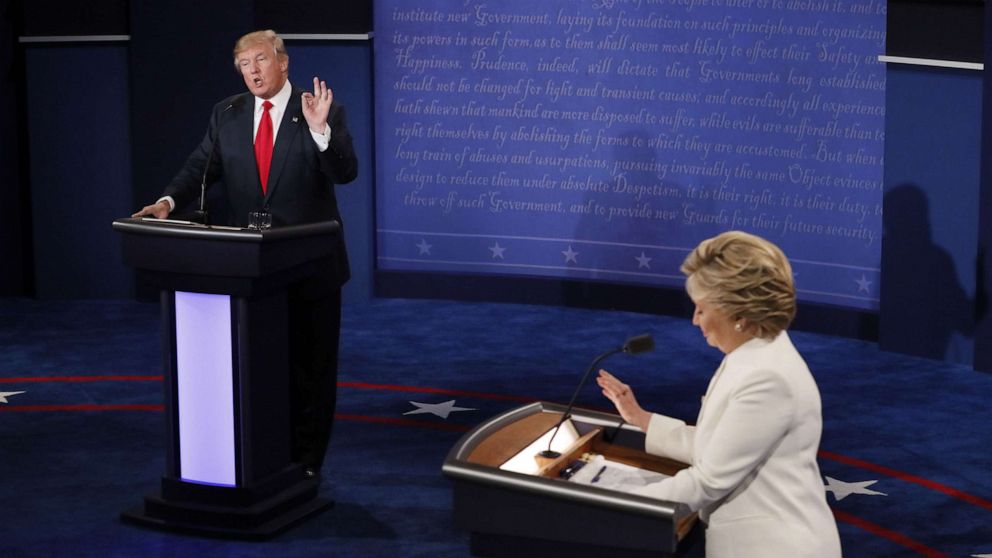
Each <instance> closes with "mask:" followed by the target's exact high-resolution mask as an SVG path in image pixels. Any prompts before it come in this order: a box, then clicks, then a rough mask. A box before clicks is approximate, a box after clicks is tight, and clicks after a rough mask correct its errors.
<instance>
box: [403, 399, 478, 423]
mask: <svg viewBox="0 0 992 558" xmlns="http://www.w3.org/2000/svg"><path fill="white" fill-rule="evenodd" d="M410 404H411V405H413V406H414V407H417V408H416V409H414V410H412V411H407V412H405V413H403V414H404V415H419V414H421V413H430V414H432V415H435V416H439V417H441V418H443V419H447V418H448V415H450V414H451V413H454V412H456V411H474V410H475V409H471V408H469V407H455V400H454V399H452V400H451V401H445V402H444V403H418V402H416V401H410Z"/></svg>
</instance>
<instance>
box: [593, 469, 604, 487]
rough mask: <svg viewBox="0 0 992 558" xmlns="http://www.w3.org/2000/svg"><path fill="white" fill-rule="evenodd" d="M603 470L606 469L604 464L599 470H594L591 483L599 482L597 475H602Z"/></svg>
mask: <svg viewBox="0 0 992 558" xmlns="http://www.w3.org/2000/svg"><path fill="white" fill-rule="evenodd" d="M605 470H606V465H603V466H602V467H600V468H599V471H596V476H595V477H593V478H592V482H593V484H595V483H597V482H599V477H601V476H603V471H605Z"/></svg>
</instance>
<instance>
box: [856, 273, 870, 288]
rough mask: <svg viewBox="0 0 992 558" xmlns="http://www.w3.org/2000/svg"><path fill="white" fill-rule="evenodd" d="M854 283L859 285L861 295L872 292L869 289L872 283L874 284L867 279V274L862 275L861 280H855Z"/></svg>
mask: <svg viewBox="0 0 992 558" xmlns="http://www.w3.org/2000/svg"><path fill="white" fill-rule="evenodd" d="M854 282H855V283H857V284H858V292H859V293H862V292H864V293H870V292H871V290H869V289H868V287H869V286H871V283H872V282H871V281H869V280H868V278H867V277H865V274H864V273H862V274H861V279H855V280H854Z"/></svg>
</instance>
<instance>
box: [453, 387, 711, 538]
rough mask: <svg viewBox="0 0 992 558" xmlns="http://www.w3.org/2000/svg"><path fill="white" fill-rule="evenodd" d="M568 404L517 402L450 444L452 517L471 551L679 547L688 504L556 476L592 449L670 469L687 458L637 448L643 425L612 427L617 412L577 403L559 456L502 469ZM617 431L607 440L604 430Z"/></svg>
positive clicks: (691, 518)
mask: <svg viewBox="0 0 992 558" xmlns="http://www.w3.org/2000/svg"><path fill="white" fill-rule="evenodd" d="M564 410H565V407H564V406H562V405H556V404H552V403H543V402H539V403H532V404H530V405H526V406H524V407H520V408H517V409H513V410H511V411H508V412H506V413H504V414H502V415H499V416H496V417H494V418H492V419H490V420H489V421H487V422H485V423H483V424H481V425H479V426H478V427H476V428H475V429H473V430H472V431H471V432H469V433H467V434H466V435H465V436H463V437H462V439H461V440H459V441H458V443H457V444H456V445H455V446H454V447H453V448H452V449H451V451H450V452H449V453H448V456H447V458H446V459H445V461H444V465H443V466H442V471H443V472H444V474H445V475H446V476H447V477H449V478H451V479H452V480H453V481H454V515H455V523H456V524H457V525H458V526H459V527H460V528H463V529H466V530H468V531H469V532H470V533H471V551H472V554H473V555H476V556H497V557H522V556H545V557H546V556H568V557H569V558H579V557H586V556H588V557H596V558H601V557H603V556H609V557H611V558H614V557H625V558H633V557H648V556H654V557H658V556H667V555H671V554H674V553H676V552H677V550H678V543H679V541H680V540H682V539H683V538H684V537H685V536H686V535H687V534H688V533H689V531H690V530H691V529H692V527H693V525H694V524H695V521H696V514H694V513H690V512H689V509H688V508H687V507H686V506H685V505H684V504H679V503H674V502H665V501H662V500H656V499H652V498H645V497H641V496H636V495H633V494H629V493H625V492H619V491H614V490H607V489H603V488H598V487H594V486H592V485H582V484H576V483H572V482H568V481H566V480H563V479H561V478H559V472H560V471H561V470H562V468H563V467H565V466H566V465H567V464H569V463H571V462H572V461H574V460H575V459H577V458H578V457H579V456H581V455H583V454H585V453H593V454H599V455H603V456H604V457H605V458H607V459H609V460H611V461H618V462H621V463H624V464H627V465H632V466H635V467H638V468H641V469H647V470H650V471H655V472H659V473H663V474H666V475H674V474H675V473H676V472H677V471H679V470H680V469H683V468H685V467H686V466H687V465H685V464H684V463H679V462H676V461H672V460H669V459H664V458H661V457H657V456H653V455H649V454H647V453H645V452H644V451H643V450H642V449H640V448H643V447H644V433H643V432H641V431H640V430H639V429H637V428H634V427H632V426H629V425H624V426H623V427H622V428H620V429H619V430H615V427H616V425H617V424H619V422H620V417H619V416H617V415H612V414H607V413H599V412H595V411H587V410H582V409H575V410H573V412H572V413H571V415H572V418H571V420H572V423H573V424H574V426H575V429H576V431H577V434H578V439H577V440H576V441H575V442H574V443H572V444H571V446H570V447H569V448H568V449H566V450H565V451H562V452H561V457H559V458H557V459H554V460H542V459H541V458H538V459H537V460H536V461H535V463H536V471H535V472H534V473H533V474H522V473H517V472H511V471H507V470H502V469H500V466H501V465H503V464H504V463H506V462H507V461H508V460H509V459H510V458H512V457H513V456H515V455H517V454H519V453H520V452H522V451H524V450H525V449H527V448H528V446H531V445H532V444H533V443H534V442H535V441H536V440H538V439H539V438H540V437H541V436H543V435H545V434H546V433H547V432H548V431H549V430H551V429H552V428H553V427H554V426H555V424H556V423H557V422H558V420H559V419H560V418H561V414H562V413H563V412H564ZM614 432H615V433H616V434H615V436H614V437H613V439H612V441H610V442H607V441H606V440H605V438H604V434H607V435H612V434H613V433H614ZM532 449H533V448H532ZM528 451H531V450H528Z"/></svg>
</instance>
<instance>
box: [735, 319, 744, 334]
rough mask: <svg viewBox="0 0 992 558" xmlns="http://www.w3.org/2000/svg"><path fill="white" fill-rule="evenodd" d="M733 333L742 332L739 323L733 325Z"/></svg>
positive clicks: (742, 328) (742, 329)
mask: <svg viewBox="0 0 992 558" xmlns="http://www.w3.org/2000/svg"><path fill="white" fill-rule="evenodd" d="M734 331H736V332H737V333H740V332H742V331H744V327H743V326H741V323H740V322H737V323H736V324H734Z"/></svg>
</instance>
